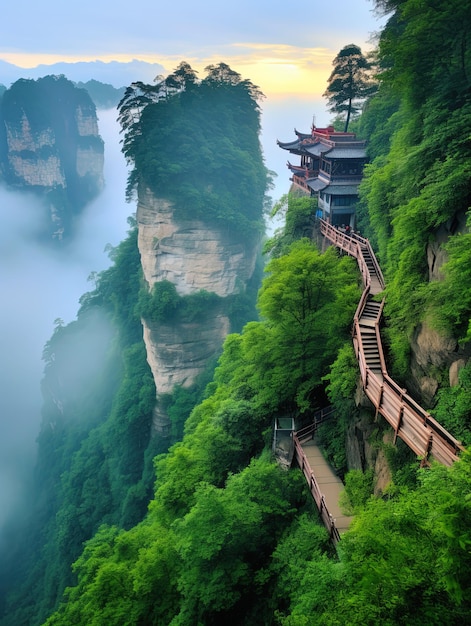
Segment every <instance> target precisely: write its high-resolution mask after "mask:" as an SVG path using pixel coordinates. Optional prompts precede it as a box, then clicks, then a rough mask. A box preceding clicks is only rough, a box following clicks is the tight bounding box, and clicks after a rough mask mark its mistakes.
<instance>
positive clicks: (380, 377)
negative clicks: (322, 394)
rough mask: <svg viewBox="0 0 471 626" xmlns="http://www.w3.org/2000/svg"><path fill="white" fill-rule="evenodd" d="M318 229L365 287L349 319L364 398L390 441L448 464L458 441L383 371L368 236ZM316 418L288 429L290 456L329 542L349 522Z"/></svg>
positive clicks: (379, 304)
mask: <svg viewBox="0 0 471 626" xmlns="http://www.w3.org/2000/svg"><path fill="white" fill-rule="evenodd" d="M319 222H320V228H321V233H322V234H323V235H324V237H325V239H326V240H328V241H330V243H331V244H333V245H334V246H336V247H338V248H339V249H340V250H342V251H343V252H345V253H347V254H349V255H351V256H353V257H355V258H356V260H357V263H358V267H359V269H360V272H361V274H362V277H363V285H364V290H363V293H362V296H361V298H360V302H359V304H358V307H357V310H356V312H355V316H354V319H353V330H352V337H353V345H354V349H355V354H356V357H357V360H358V366H359V369H360V378H361V382H362V385H363V390H364V391H365V393H366V395H367V396H368V398H369V399H370V400H371V402H372V404H373V406H374V407H375V409H376V416H378V414H381V415H382V416H383V417H384V418H385V419H386V421H387V422H388V423H389V424H390V425H391V426H392V427H393V429H394V442H395V441H396V438H397V437H400V438H401V439H402V440H403V441H404V442H405V443H406V444H407V445H408V446H409V448H410V449H411V450H412V451H413V452H414V453H415V454H416V455H417V456H418V457H419V458H420V459H421V463H422V464H423V465H427V464H429V463H430V461H431V460H432V459H433V460H435V461H438V462H439V463H442V464H443V465H447V466H450V465H452V464H453V463H454V462H455V461H456V460H457V459H458V458H459V454H460V452H461V451H463V450H464V447H463V445H462V444H461V443H460V442H459V441H458V440H457V439H455V438H454V437H453V436H452V435H451V434H450V433H449V432H448V431H447V430H446V429H445V428H443V426H441V424H439V423H438V422H437V421H436V420H435V419H434V418H433V417H432V416H431V415H430V414H429V413H428V412H427V411H425V409H423V408H422V407H421V406H420V405H419V404H417V403H416V402H415V401H414V400H413V399H412V398H411V397H410V396H409V395H408V393H407V391H406V390H405V389H402V388H400V387H399V385H398V384H397V383H396V382H395V381H394V380H393V379H392V378H391V377H390V376H389V375H388V372H387V369H386V363H385V359H384V353H383V347H382V343H381V334H380V323H381V317H382V312H383V307H384V299H383V300H382V301H379V300H378V298H377V297H375V296H378V294H381V292H382V291H383V290H384V286H385V285H384V278H383V275H382V272H381V268H380V267H379V264H378V262H377V260H376V257H375V255H374V252H373V250H372V248H371V246H370V243H369V241H368V240H367V239H364V238H363V237H360V236H358V235H355V236H350V235H346V234H345V233H343V232H342V231H339V230H338V229H336V228H334V227H333V226H332V225H331V224H328V223H327V222H325V221H324V220H319ZM316 428H317V423H314V424H312V425H310V426H308V427H306V428H304V429H302V430H299V431H297V432H295V433H293V444H294V446H293V453H294V459H295V460H296V462H297V463H298V465H299V467H300V468H301V470H302V472H303V474H304V476H305V478H306V481H307V483H308V486H309V490H310V492H311V494H312V497H313V498H314V501H315V503H316V505H317V508H318V509H319V513H320V516H321V518H322V521H323V522H324V524H325V526H326V528H327V529H328V530H329V532H330V536H331V538H332V540H333V541H334V542H337V541H338V540H339V539H340V535H341V533H342V532H345V531H346V530H347V529H348V527H349V525H350V522H351V519H352V518H351V517H348V516H345V515H343V513H342V511H341V510H340V507H339V496H340V493H341V491H342V490H343V488H344V487H343V484H342V482H341V481H340V479H339V478H338V477H337V476H336V475H335V474H334V472H333V471H332V468H331V467H330V466H329V465H328V463H327V462H326V461H325V459H324V458H323V456H322V454H321V451H320V450H319V448H318V446H317V445H316V443H315V431H316Z"/></svg>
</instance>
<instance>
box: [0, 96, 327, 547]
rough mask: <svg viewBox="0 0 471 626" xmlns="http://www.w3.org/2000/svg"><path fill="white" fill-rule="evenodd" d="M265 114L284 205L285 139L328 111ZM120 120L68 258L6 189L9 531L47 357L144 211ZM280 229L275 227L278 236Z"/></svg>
mask: <svg viewBox="0 0 471 626" xmlns="http://www.w3.org/2000/svg"><path fill="white" fill-rule="evenodd" d="M262 109H263V115H262V138H261V139H262V145H263V150H264V157H265V164H266V166H267V167H268V169H270V170H272V171H274V172H275V173H276V174H277V176H276V178H275V180H274V182H275V188H274V189H273V190H272V191H271V192H270V195H271V196H272V198H273V200H275V201H276V200H277V199H279V198H280V197H281V196H282V195H283V194H285V193H287V192H288V190H289V187H290V182H289V176H290V172H289V170H288V169H287V167H286V161H287V160H288V158H289V156H290V155H289V154H288V153H287V152H286V151H284V150H281V149H280V148H279V147H278V146H277V143H276V140H277V139H280V140H281V141H290V140H292V139H294V138H295V134H294V129H295V128H296V129H298V130H301V131H303V132H309V130H310V127H311V124H312V122H313V118H314V117H315V121H316V123H317V124H318V125H320V126H322V125H326V123H327V120H326V119H325V114H324V108H323V104H322V103H321V102H319V101H314V100H312V101H310V100H301V99H295V98H293V99H279V100H271V101H270V100H266V101H264V102H263V103H262ZM115 119H116V111H114V110H110V111H100V112H99V126H100V133H101V135H102V137H103V139H104V141H105V180H106V186H105V190H104V192H103V193H102V194H101V195H100V196H99V198H97V200H96V201H94V202H93V203H91V204H90V206H89V207H88V208H87V210H86V211H85V212H84V214H83V216H82V219H81V221H80V223H79V225H78V229H77V236H76V239H75V242H74V244H73V245H71V246H69V247H68V249H67V253H66V254H64V251H56V252H55V253H54V252H52V251H51V250H47V249H45V248H44V247H42V246H40V245H39V244H37V243H35V241H34V234H35V232H36V228H37V216H38V206H37V202H36V201H35V199H34V197H32V196H30V195H27V194H26V195H25V194H19V193H13V192H10V191H6V190H5V189H1V188H0V225H1V230H0V280H1V286H2V303H3V304H2V315H1V324H0V380H1V385H0V387H1V388H0V530H1V527H2V524H3V523H4V521H5V519H7V517H8V514H9V511H11V509H12V507H13V506H14V505H15V504H16V502H17V501H19V499H20V497H21V494H22V487H23V485H24V484H25V483H26V481H27V478H28V476H29V475H30V474H31V470H32V467H33V464H34V459H35V441H36V437H37V435H38V432H39V427H40V420H41V418H40V407H41V395H40V380H41V378H42V374H43V367H44V363H43V362H42V360H41V355H42V351H43V348H44V345H45V343H46V342H47V341H48V339H49V338H50V337H51V334H52V332H53V330H54V320H56V319H58V318H60V319H62V320H63V322H64V323H65V324H67V323H68V322H70V321H72V320H74V319H75V317H76V314H77V310H78V307H79V298H80V297H81V296H82V294H84V293H85V292H86V291H89V290H90V289H91V288H92V287H93V285H91V284H90V282H89V281H88V280H87V279H88V277H89V275H90V274H91V272H93V271H100V270H102V269H104V268H106V267H107V266H108V265H109V263H110V262H109V259H108V255H107V253H105V247H106V245H107V244H108V243H110V244H111V245H113V246H115V245H117V244H118V243H119V242H120V241H122V240H123V239H124V238H125V236H126V232H127V230H128V224H127V218H128V216H129V215H131V214H132V213H133V212H134V211H135V207H134V206H133V205H130V204H126V203H125V200H124V197H125V185H126V178H127V169H126V164H125V162H124V158H123V155H122V154H121V152H120V145H119V139H120V137H121V136H120V135H119V131H118V125H117V123H116V121H115ZM277 225H278V224H277V222H276V221H272V222H270V223H269V224H268V231H273V230H274V228H275V227H276V226H277ZM0 539H1V533H0Z"/></svg>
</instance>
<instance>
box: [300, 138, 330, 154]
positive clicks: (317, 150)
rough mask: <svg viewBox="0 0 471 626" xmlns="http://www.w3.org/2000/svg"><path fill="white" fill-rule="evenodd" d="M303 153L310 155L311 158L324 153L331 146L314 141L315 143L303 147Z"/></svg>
mask: <svg viewBox="0 0 471 626" xmlns="http://www.w3.org/2000/svg"><path fill="white" fill-rule="evenodd" d="M303 148H304V152H307V153H308V154H311V155H312V156H320V155H321V154H323V153H324V152H327V151H328V150H331V149H332V148H331V146H326V145H325V144H324V143H322V142H320V141H316V143H313V144H310V145H306V146H303Z"/></svg>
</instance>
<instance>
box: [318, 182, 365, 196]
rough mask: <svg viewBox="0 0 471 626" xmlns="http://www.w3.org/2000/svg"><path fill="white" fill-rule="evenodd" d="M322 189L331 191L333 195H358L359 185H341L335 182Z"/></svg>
mask: <svg viewBox="0 0 471 626" xmlns="http://www.w3.org/2000/svg"><path fill="white" fill-rule="evenodd" d="M322 191H325V192H326V193H330V194H332V195H333V196H357V195H358V185H341V184H335V183H333V184H331V185H327V186H326V187H324V189H323V190H322Z"/></svg>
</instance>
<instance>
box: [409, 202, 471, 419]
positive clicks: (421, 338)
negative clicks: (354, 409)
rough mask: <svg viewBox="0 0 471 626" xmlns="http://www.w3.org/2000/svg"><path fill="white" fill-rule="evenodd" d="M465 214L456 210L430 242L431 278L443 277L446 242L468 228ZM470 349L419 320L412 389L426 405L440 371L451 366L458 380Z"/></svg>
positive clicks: (413, 350)
mask: <svg viewBox="0 0 471 626" xmlns="http://www.w3.org/2000/svg"><path fill="white" fill-rule="evenodd" d="M466 230H467V227H466V215H465V214H464V213H463V214H457V215H455V216H454V217H453V219H452V220H449V221H448V222H446V223H445V224H443V225H442V226H441V227H440V228H439V230H438V231H437V232H436V233H435V237H434V240H433V241H431V242H430V243H429V244H428V246H427V263H428V270H429V280H430V281H431V282H432V281H436V280H442V279H443V274H442V271H441V268H442V266H443V264H444V263H446V261H447V255H446V252H445V249H444V244H445V243H446V242H447V241H448V240H449V238H450V237H451V236H453V235H456V234H457V233H460V232H466ZM469 356H470V355H469V349H468V350H466V349H462V348H461V347H460V346H459V345H458V342H457V341H456V339H454V338H453V337H446V336H444V335H443V334H440V333H439V332H437V331H436V330H435V329H433V328H431V327H430V325H428V324H427V323H426V322H424V323H422V324H420V325H419V326H418V327H417V329H416V332H415V335H414V337H413V339H412V342H411V373H412V378H411V381H410V386H411V390H412V391H413V392H414V393H415V395H416V396H417V397H418V398H420V399H421V401H422V403H423V405H424V406H425V407H429V408H430V407H433V405H434V403H435V394H436V392H437V390H438V388H439V380H438V379H437V375H436V374H437V372H439V371H441V370H443V369H445V368H446V369H448V378H449V381H447V382H449V384H450V385H451V386H453V385H456V384H457V383H458V372H459V370H460V368H461V367H463V366H464V365H465V364H466V362H467V359H468V358H469Z"/></svg>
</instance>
